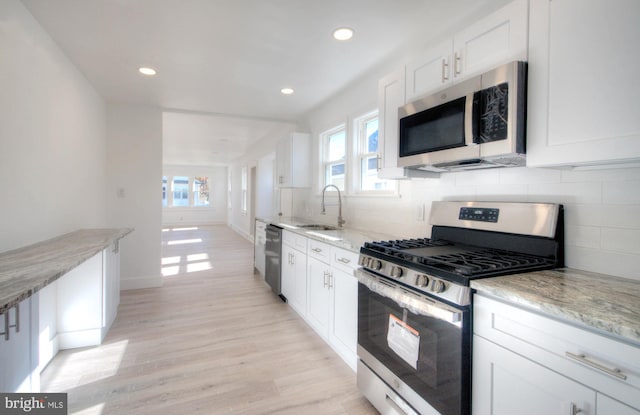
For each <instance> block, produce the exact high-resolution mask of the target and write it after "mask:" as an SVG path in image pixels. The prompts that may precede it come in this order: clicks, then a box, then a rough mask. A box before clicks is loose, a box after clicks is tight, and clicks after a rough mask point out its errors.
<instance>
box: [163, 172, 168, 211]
mask: <svg viewBox="0 0 640 415" xmlns="http://www.w3.org/2000/svg"><path fill="white" fill-rule="evenodd" d="M168 205H169V201H168V200H167V176H162V206H163V207H167V206H168Z"/></svg>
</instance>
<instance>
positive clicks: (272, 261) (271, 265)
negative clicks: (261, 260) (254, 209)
mask: <svg viewBox="0 0 640 415" xmlns="http://www.w3.org/2000/svg"><path fill="white" fill-rule="evenodd" d="M266 233H267V243H266V246H265V260H266V264H265V265H266V272H265V277H264V279H265V281H267V284H269V286H270V287H271V290H272V291H273V292H274V293H275V294H276V295H278V296H280V298H281V299H282V300H283V301H285V300H284V298H283V296H282V293H281V291H280V285H281V284H280V279H281V277H280V271H281V268H282V264H281V262H280V261H281V258H282V228H279V227H277V226H275V225H272V224H269V225H267V230H266Z"/></svg>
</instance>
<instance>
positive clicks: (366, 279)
mask: <svg viewBox="0 0 640 415" xmlns="http://www.w3.org/2000/svg"><path fill="white" fill-rule="evenodd" d="M355 274H356V278H357V279H358V281H359V282H360V283H361V284H363V285H364V286H365V287H367V288H368V289H370V290H371V291H373V292H374V293H376V294H379V295H381V296H383V297H385V298H388V299H390V300H392V301H393V302H395V303H396V304H397V305H399V306H400V307H402V308H406V309H407V310H409V311H411V312H412V313H414V314H420V315H423V316H428V317H435V318H437V319H439V320H443V321H446V322H448V323H452V324H456V325H457V324H459V323H460V322H461V321H462V312H461V311H459V310H456V309H455V308H453V307H449V306H447V305H446V304H444V303H441V302H439V301H435V300H433V299H431V298H429V297H427V296H424V295H420V294H417V293H413V292H411V291H408V290H406V289H404V288H402V287H401V286H399V285H397V284H394V283H393V282H390V281H387V280H383V279H382V278H379V277H377V276H375V275H372V274H370V273H368V272H366V271H364V270H363V269H362V268H358V269H357V270H356V271H355Z"/></svg>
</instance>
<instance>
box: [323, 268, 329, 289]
mask: <svg viewBox="0 0 640 415" xmlns="http://www.w3.org/2000/svg"><path fill="white" fill-rule="evenodd" d="M327 274H328V273H327V271H324V277H323V283H322V285H323V286H324V288H327V286H328V285H329V283H328V282H327Z"/></svg>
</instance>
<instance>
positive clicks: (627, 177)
mask: <svg viewBox="0 0 640 415" xmlns="http://www.w3.org/2000/svg"><path fill="white" fill-rule="evenodd" d="M562 181H563V182H612V181H613V182H617V181H640V169H638V168H632V169H630V168H627V169H595V170H562Z"/></svg>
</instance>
